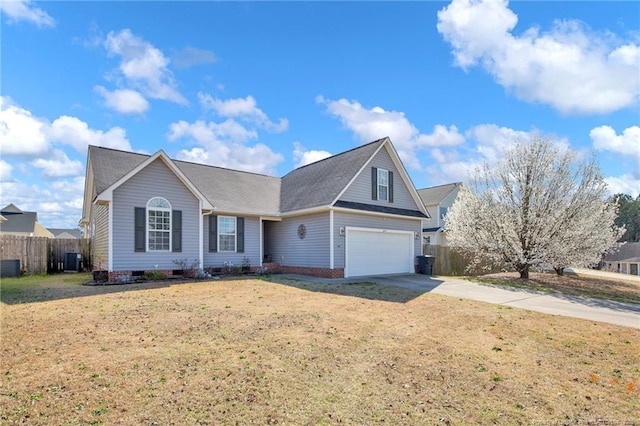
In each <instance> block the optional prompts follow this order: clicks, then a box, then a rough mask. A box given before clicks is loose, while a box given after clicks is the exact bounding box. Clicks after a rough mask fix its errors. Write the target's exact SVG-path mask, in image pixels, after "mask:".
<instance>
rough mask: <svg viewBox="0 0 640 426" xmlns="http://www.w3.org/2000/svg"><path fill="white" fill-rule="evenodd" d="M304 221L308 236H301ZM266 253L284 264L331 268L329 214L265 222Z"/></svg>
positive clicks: (273, 259)
mask: <svg viewBox="0 0 640 426" xmlns="http://www.w3.org/2000/svg"><path fill="white" fill-rule="evenodd" d="M302 224H304V226H305V227H306V231H307V233H306V235H305V237H304V238H303V239H300V238H299V237H298V227H299V226H300V225H302ZM264 238H265V252H264V254H265V255H270V256H271V259H272V261H273V262H275V263H279V264H281V265H285V266H300V267H313V268H329V267H330V266H331V263H330V256H329V249H330V246H329V213H318V214H312V215H306V216H296V217H291V218H284V219H282V221H281V222H265V236H264Z"/></svg>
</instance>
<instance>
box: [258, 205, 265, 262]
mask: <svg viewBox="0 0 640 426" xmlns="http://www.w3.org/2000/svg"><path fill="white" fill-rule="evenodd" d="M258 223H259V224H260V232H258V234H259V238H260V250H258V252H259V256H260V260H259V261H260V267H262V260H263V259H264V254H263V253H264V235H263V234H264V219H263V218H262V216H260V217H259V218H258Z"/></svg>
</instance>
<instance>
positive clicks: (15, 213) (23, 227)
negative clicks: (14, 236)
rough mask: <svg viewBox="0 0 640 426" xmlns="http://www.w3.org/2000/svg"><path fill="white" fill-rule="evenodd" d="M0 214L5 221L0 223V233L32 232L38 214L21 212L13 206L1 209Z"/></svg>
mask: <svg viewBox="0 0 640 426" xmlns="http://www.w3.org/2000/svg"><path fill="white" fill-rule="evenodd" d="M5 209H6V210H5ZM0 214H2V216H4V218H5V219H6V220H4V221H2V222H0V232H33V231H34V229H35V225H36V222H37V221H38V213H36V212H25V211H22V210H20V209H19V208H17V207H16V206H14V205H13V204H9V205H8V206H6V207H5V208H4V209H2V210H1V211H0Z"/></svg>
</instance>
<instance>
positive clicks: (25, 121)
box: [0, 96, 49, 155]
mask: <svg viewBox="0 0 640 426" xmlns="http://www.w3.org/2000/svg"><path fill="white" fill-rule="evenodd" d="M48 150H49V142H48V140H47V137H46V134H45V123H44V122H43V121H42V120H41V119H38V118H35V117H34V116H33V114H31V112H30V111H28V110H26V109H24V108H21V107H19V106H17V105H14V104H13V103H12V102H11V99H9V98H7V97H1V96H0V152H1V153H2V155H40V154H43V153H45V152H46V151H48Z"/></svg>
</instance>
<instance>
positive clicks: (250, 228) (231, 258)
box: [203, 214, 261, 268]
mask: <svg viewBox="0 0 640 426" xmlns="http://www.w3.org/2000/svg"><path fill="white" fill-rule="evenodd" d="M221 216H233V215H231V214H223V215H221ZM203 245H204V247H203V250H204V267H205V268H219V267H222V266H224V262H231V263H233V265H234V266H242V261H243V260H244V258H245V257H246V258H248V259H249V262H251V266H260V264H261V263H260V218H259V217H247V216H244V253H230V252H213V253H212V252H209V216H205V217H204V238H203Z"/></svg>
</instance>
